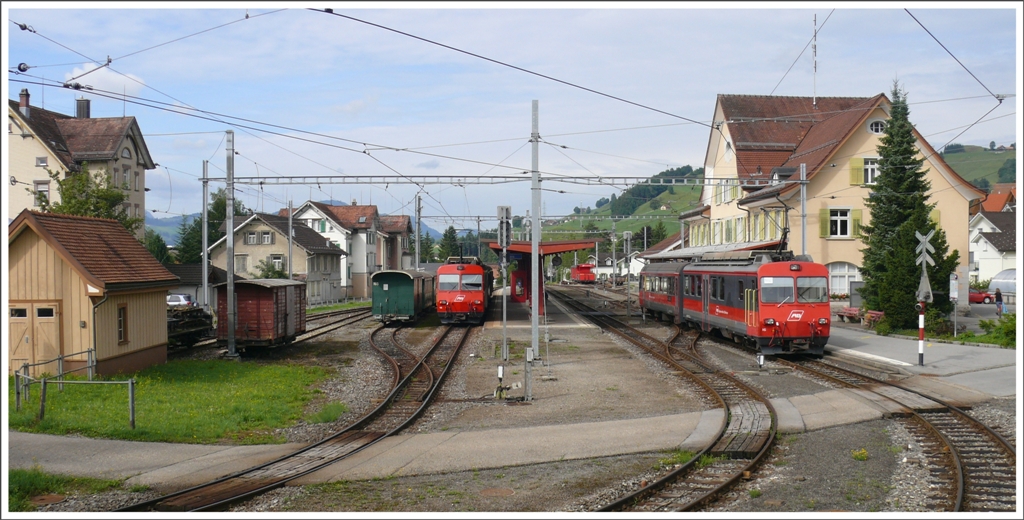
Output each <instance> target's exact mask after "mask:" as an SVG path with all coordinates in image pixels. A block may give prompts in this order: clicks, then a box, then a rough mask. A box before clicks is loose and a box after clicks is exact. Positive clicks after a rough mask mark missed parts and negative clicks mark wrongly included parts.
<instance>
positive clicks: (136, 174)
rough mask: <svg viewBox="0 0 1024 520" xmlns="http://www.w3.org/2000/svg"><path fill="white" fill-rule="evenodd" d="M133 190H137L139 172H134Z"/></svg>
mask: <svg viewBox="0 0 1024 520" xmlns="http://www.w3.org/2000/svg"><path fill="white" fill-rule="evenodd" d="M135 191H139V172H135Z"/></svg>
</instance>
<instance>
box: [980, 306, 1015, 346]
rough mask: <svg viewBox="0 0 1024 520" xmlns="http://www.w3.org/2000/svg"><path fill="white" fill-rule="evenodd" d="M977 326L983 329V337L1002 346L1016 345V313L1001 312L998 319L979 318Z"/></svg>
mask: <svg viewBox="0 0 1024 520" xmlns="http://www.w3.org/2000/svg"><path fill="white" fill-rule="evenodd" d="M978 326H979V327H981V330H983V331H985V339H987V340H988V342H991V343H994V344H996V345H999V346H1002V347H1014V348H1016V345H1017V315H1016V314H1010V313H1005V312H1004V313H1003V315H1002V317H1000V318H999V319H998V320H980V321H978Z"/></svg>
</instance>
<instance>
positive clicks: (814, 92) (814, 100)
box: [811, 13, 818, 110]
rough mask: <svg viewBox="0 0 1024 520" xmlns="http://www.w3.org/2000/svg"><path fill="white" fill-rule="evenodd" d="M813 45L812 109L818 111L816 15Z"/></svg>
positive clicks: (816, 15) (815, 16) (815, 18)
mask: <svg viewBox="0 0 1024 520" xmlns="http://www.w3.org/2000/svg"><path fill="white" fill-rule="evenodd" d="M812 41H813V42H814V43H812V44H811V54H813V55H814V73H813V74H812V77H813V79H812V84H813V86H812V94H813V96H814V97H812V98H811V99H812V102H813V103H814V109H815V110H817V109H818V14H817V13H815V14H814V37H813V38H812Z"/></svg>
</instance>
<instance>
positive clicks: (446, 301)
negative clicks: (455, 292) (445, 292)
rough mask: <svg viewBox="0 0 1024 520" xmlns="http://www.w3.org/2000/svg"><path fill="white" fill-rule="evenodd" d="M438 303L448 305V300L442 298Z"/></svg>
mask: <svg viewBox="0 0 1024 520" xmlns="http://www.w3.org/2000/svg"><path fill="white" fill-rule="evenodd" d="M437 304H438V305H448V300H441V301H439V302H437Z"/></svg>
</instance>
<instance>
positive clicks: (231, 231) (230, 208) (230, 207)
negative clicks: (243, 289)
mask: <svg viewBox="0 0 1024 520" xmlns="http://www.w3.org/2000/svg"><path fill="white" fill-rule="evenodd" d="M226 142H227V144H226V149H227V155H228V156H227V174H228V185H227V200H226V201H225V202H226V206H227V208H226V209H225V213H227V220H228V222H227V232H228V234H227V242H226V243H227V256H228V258H227V261H226V262H225V264H227V265H226V266H225V267H227V272H228V285H227V288H226V290H227V292H228V293H227V305H228V308H227V315H228V358H231V359H237V358H238V353H237V352H235V132H234V130H228V131H227V139H226Z"/></svg>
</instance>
